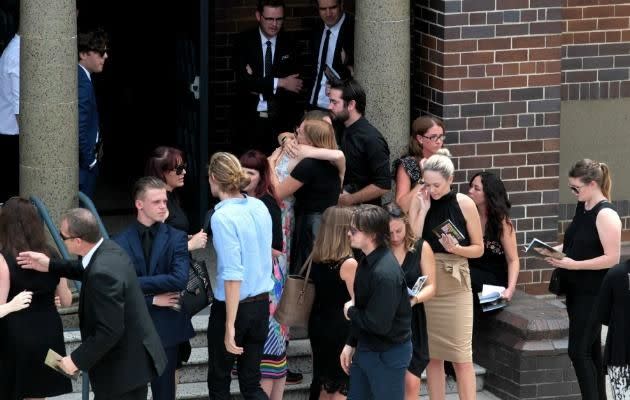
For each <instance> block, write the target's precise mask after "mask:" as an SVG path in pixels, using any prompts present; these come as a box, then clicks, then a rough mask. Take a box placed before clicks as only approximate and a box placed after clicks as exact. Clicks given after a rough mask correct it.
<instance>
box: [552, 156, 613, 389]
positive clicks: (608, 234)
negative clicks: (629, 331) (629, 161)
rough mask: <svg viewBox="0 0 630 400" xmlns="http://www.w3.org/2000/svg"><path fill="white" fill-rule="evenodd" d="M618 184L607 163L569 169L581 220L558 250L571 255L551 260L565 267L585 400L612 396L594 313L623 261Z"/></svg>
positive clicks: (572, 344)
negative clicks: (615, 200) (607, 278)
mask: <svg viewBox="0 0 630 400" xmlns="http://www.w3.org/2000/svg"><path fill="white" fill-rule="evenodd" d="M611 186H612V181H611V179H610V171H609V169H608V166H607V165H606V164H604V163H600V162H597V161H593V160H589V159H584V160H581V161H578V162H577V163H575V164H574V165H573V167H571V170H570V171H569V189H571V192H573V194H574V195H575V196H576V197H577V200H578V203H577V207H576V208H575V216H574V217H573V220H572V221H571V224H570V225H569V227H568V228H567V230H566V231H565V234H564V241H563V243H562V245H560V246H557V247H556V248H557V249H558V250H560V251H562V252H564V253H565V254H566V257H564V258H562V259H560V260H556V259H553V258H547V259H546V260H547V261H548V262H549V263H550V264H551V265H553V266H554V267H556V268H562V269H563V270H564V271H563V274H562V275H563V281H564V283H565V285H564V286H565V287H566V296H567V297H566V300H567V301H566V304H567V313H568V314H569V358H571V361H572V362H573V368H574V369H575V375H576V376H577V379H578V383H579V384H580V390H581V392H582V398H583V399H585V400H596V399H605V398H606V384H605V379H604V368H603V364H602V354H601V344H600V337H601V325H600V324H599V323H598V321H597V320H596V313H595V310H594V307H595V304H596V300H597V294H598V292H599V289H600V287H601V284H602V280H603V278H604V275H606V271H607V270H608V269H609V268H610V267H612V266H614V265H615V264H617V263H618V262H619V254H620V249H621V220H620V219H619V215H617V211H615V208H614V206H613V205H612V204H611V203H610V189H611Z"/></svg>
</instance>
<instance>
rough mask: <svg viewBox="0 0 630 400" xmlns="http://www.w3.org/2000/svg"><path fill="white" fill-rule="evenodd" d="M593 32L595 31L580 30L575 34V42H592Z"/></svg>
mask: <svg viewBox="0 0 630 400" xmlns="http://www.w3.org/2000/svg"><path fill="white" fill-rule="evenodd" d="M591 33H595V32H579V33H576V34H574V35H573V43H574V44H586V43H591Z"/></svg>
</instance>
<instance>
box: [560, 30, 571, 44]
mask: <svg viewBox="0 0 630 400" xmlns="http://www.w3.org/2000/svg"><path fill="white" fill-rule="evenodd" d="M562 44H573V34H572V33H568V32H564V33H563V34H562Z"/></svg>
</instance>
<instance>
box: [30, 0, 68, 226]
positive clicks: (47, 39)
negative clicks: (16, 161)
mask: <svg viewBox="0 0 630 400" xmlns="http://www.w3.org/2000/svg"><path fill="white" fill-rule="evenodd" d="M76 32H77V24H76V2H75V0H55V1H50V0H29V1H22V2H21V8H20V33H21V43H20V44H21V49H20V116H19V118H20V119H19V124H20V195H22V196H25V197H28V196H31V195H36V196H39V197H40V198H41V199H42V200H43V201H44V203H46V205H47V206H48V208H49V210H50V212H51V216H52V217H53V220H54V221H55V222H57V221H58V220H59V216H60V214H61V213H62V212H63V211H64V210H66V209H68V208H71V207H73V206H76V204H77V200H76V197H77V193H78V187H79V168H78V157H79V150H78V130H77V125H78V116H77V42H76Z"/></svg>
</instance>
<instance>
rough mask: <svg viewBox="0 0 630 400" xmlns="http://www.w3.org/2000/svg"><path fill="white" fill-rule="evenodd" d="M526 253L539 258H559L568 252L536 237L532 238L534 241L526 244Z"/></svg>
mask: <svg viewBox="0 0 630 400" xmlns="http://www.w3.org/2000/svg"><path fill="white" fill-rule="evenodd" d="M525 254H527V255H529V256H536V257H539V258H546V257H551V258H556V259H558V260H560V259H562V258H564V257H566V254H564V253H563V252H561V251H558V250H556V249H554V248H553V247H552V246H550V245H548V244H547V243H545V242H543V241H542V240H538V239H536V238H534V239H532V241H531V242H529V244H528V245H527V246H525Z"/></svg>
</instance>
